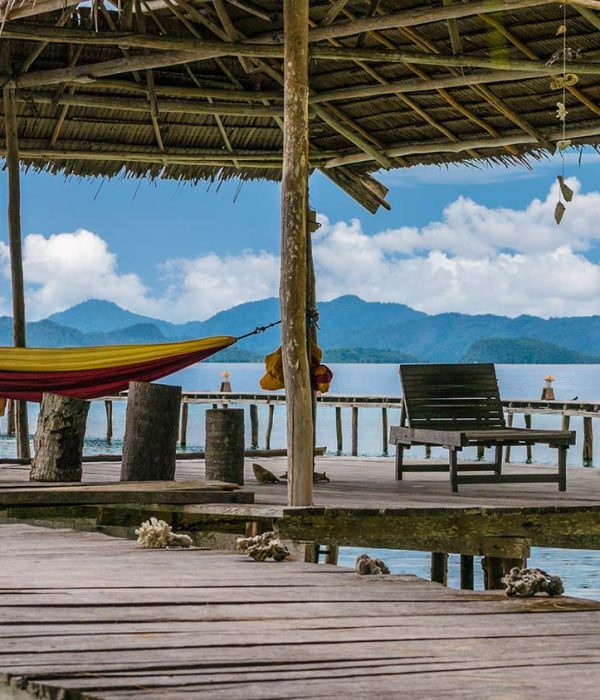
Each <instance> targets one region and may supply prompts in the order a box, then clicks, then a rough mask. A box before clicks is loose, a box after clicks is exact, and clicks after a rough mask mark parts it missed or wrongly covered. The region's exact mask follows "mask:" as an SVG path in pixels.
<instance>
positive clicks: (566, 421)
mask: <svg viewBox="0 0 600 700" xmlns="http://www.w3.org/2000/svg"><path fill="white" fill-rule="evenodd" d="M563 410H564V409H563ZM570 425H571V416H570V415H568V414H567V413H563V417H562V421H561V426H560V427H561V430H568V429H569V426H570Z"/></svg>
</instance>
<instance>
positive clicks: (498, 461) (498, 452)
mask: <svg viewBox="0 0 600 700" xmlns="http://www.w3.org/2000/svg"><path fill="white" fill-rule="evenodd" d="M495 452H496V458H495V460H494V462H495V464H496V469H495V470H494V472H495V474H496V476H500V475H501V474H502V452H503V450H502V445H496V449H495Z"/></svg>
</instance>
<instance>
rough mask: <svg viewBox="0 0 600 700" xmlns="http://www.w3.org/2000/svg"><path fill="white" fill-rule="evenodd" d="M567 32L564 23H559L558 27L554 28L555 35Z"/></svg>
mask: <svg viewBox="0 0 600 700" xmlns="http://www.w3.org/2000/svg"><path fill="white" fill-rule="evenodd" d="M566 33H567V28H566V27H565V25H564V24H561V25H560V27H559V28H558V29H557V30H556V36H560V35H561V34H566Z"/></svg>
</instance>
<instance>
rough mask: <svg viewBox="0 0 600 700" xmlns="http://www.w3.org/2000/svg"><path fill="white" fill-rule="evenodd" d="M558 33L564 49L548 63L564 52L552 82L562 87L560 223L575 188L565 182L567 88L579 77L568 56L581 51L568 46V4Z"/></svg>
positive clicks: (559, 108)
mask: <svg viewBox="0 0 600 700" xmlns="http://www.w3.org/2000/svg"><path fill="white" fill-rule="evenodd" d="M556 33H557V34H561V35H562V40H563V41H562V51H559V52H556V53H555V54H553V55H552V58H551V59H550V61H548V63H550V64H551V63H554V62H555V61H556V59H557V58H558V56H559V55H560V54H562V75H561V76H560V77H558V78H554V80H552V82H551V83H550V88H551V89H562V101H560V102H557V103H556V108H557V109H556V118H557V119H559V120H560V121H561V122H562V137H561V139H560V141H558V143H557V144H556V145H557V147H558V150H559V152H560V158H561V166H562V167H561V174H560V175H559V176H558V177H557V178H556V179H557V180H558V187H559V191H558V202H557V204H556V207H555V209H554V220H555V221H556V223H557V224H560V222H561V221H562V218H563V216H564V214H565V211H566V206H565V202H570V201H571V200H572V199H573V190H572V189H571V188H570V187H569V186H568V185H567V184H566V183H565V170H566V159H565V151H566V150H567V148H568V147H569V146H570V145H571V141H570V140H569V139H567V116H568V114H569V112H568V110H567V88H568V87H570V86H571V85H575V84H576V83H577V82H578V80H579V78H578V77H577V75H576V74H575V73H567V56H568V57H569V60H571V59H572V58H577V57H578V56H579V51H573V50H572V49H570V48H569V47H568V46H567V5H566V3H565V4H564V5H563V23H562V24H561V25H560V27H559V28H558V30H557V32H556ZM563 198H564V200H565V201H564V202H563Z"/></svg>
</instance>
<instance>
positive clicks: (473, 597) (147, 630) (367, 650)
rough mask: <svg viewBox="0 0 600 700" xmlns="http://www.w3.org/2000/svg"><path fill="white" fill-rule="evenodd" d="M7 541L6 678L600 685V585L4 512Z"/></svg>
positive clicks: (247, 688)
mask: <svg viewBox="0 0 600 700" xmlns="http://www.w3.org/2000/svg"><path fill="white" fill-rule="evenodd" d="M0 550H1V551H2V552H3V562H4V563H5V566H3V567H2V570H1V571H0V596H1V600H2V620H1V628H2V639H3V644H2V652H1V654H0V683H2V682H4V684H5V685H4V688H5V690H6V691H7V692H13V690H14V692H15V693H16V692H17V691H18V690H21V691H24V692H27V693H29V695H28V697H44V698H48V699H54V698H56V699H58V698H64V697H78V698H82V699H84V698H95V699H97V700H101V699H106V700H116V699H118V698H123V699H125V698H138V699H142V698H143V700H147V699H148V698H156V699H157V700H158V699H160V700H172V699H174V698H189V697H194V698H197V697H198V698H211V699H212V698H215V699H216V700H224V699H228V700H233V699H235V698H240V699H241V698H244V700H254V699H255V698H256V699H259V698H298V697H307V698H308V697H319V698H324V697H330V698H333V697H340V696H342V695H346V696H348V697H362V696H367V695H369V696H370V697H382V698H383V697H385V698H387V697H389V698H392V697H400V696H402V697H410V698H411V699H412V698H417V699H419V698H420V699H422V700H425V698H431V697H440V698H454V699H458V698H468V699H471V700H475V699H476V698H477V699H480V698H482V697H486V694H485V691H482V688H481V680H482V678H485V681H486V683H490V682H491V683H493V691H494V697H499V698H504V697H506V698H509V697H518V698H536V697H540V696H541V697H543V696H544V695H549V694H550V693H553V694H557V693H558V694H559V695H564V696H567V694H568V688H569V687H570V688H571V691H572V690H573V688H574V687H576V688H577V696H578V697H579V698H584V699H586V698H594V697H596V695H595V691H596V686H597V674H598V672H599V671H600V652H599V651H598V649H599V648H600V645H599V642H600V632H599V630H600V603H596V602H593V601H582V600H577V599H573V598H564V597H563V598H560V599H550V598H546V597H538V598H534V599H528V600H527V599H525V600H524V599H509V598H506V597H505V596H504V595H503V594H502V593H501V592H498V591H488V592H481V593H475V592H473V591H453V590H450V589H447V588H445V587H443V586H441V585H439V584H435V583H430V582H426V581H423V580H422V579H419V578H417V577H415V576H407V575H393V576H382V577H358V576H356V575H355V573H354V572H353V571H351V570H349V569H344V568H340V567H335V566H331V565H316V564H305V563H302V562H299V561H286V562H281V563H276V562H270V563H269V562H265V563H258V562H254V561H252V560H250V559H249V558H247V557H244V556H242V555H237V554H227V553H224V552H215V551H200V550H184V551H177V550H140V549H137V548H136V547H135V545H134V543H133V542H131V541H127V540H119V539H115V538H108V537H106V536H103V535H100V534H97V533H82V532H73V531H68V530H49V529H44V528H33V527H31V526H28V525H24V524H19V525H3V526H2V527H0ZM173 570H176V571H177V576H176V577H174V576H173ZM558 612H560V614H557V613H558ZM532 613H534V615H533V616H532ZM532 617H533V619H534V620H535V625H532V624H531V620H532ZM516 629H518V630H519V635H518V641H519V643H518V644H515V639H516V637H515V630H516ZM432 650H434V652H433V651H432ZM594 679H595V682H594ZM1 692H2V690H1V689H0V693H1ZM9 697H12V696H10V695H9ZM15 697H18V696H17V695H15Z"/></svg>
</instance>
